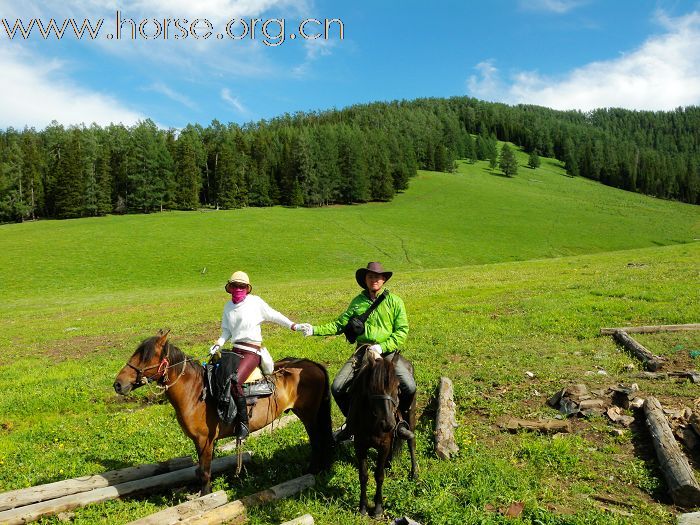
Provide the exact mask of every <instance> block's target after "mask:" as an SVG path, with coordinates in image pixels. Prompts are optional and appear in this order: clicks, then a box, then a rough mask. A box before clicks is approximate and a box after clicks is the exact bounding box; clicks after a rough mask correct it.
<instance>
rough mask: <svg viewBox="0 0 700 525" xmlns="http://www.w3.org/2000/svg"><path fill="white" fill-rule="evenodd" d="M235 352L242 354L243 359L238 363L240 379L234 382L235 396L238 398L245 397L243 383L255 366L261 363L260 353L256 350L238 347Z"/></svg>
mask: <svg viewBox="0 0 700 525" xmlns="http://www.w3.org/2000/svg"><path fill="white" fill-rule="evenodd" d="M235 353H236V354H237V355H238V356H240V358H241V361H240V362H239V363H238V373H237V376H238V381H236V382H235V383H233V384H232V387H231V388H232V389H233V396H234V397H237V398H242V397H243V383H245V380H246V379H248V376H250V374H251V373H252V372H253V370H255V367H256V366H258V365H259V364H260V355H258V354H257V353H256V352H249V351H247V350H239V349H236V350H235Z"/></svg>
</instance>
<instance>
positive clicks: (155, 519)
mask: <svg viewBox="0 0 700 525" xmlns="http://www.w3.org/2000/svg"><path fill="white" fill-rule="evenodd" d="M227 501H228V496H227V495H226V491H225V490H219V491H218V492H214V493H212V494H207V495H206V496H201V497H199V498H195V499H193V500H191V501H186V502H184V503H180V504H179V505H176V506H174V507H168V508H167V509H163V510H161V511H160V512H156V513H155V514H149V515H148V516H145V517H143V518H141V519H138V520H136V521H132V522H130V523H129V524H128V525H174V524H176V523H180V522H181V521H182V520H184V519H187V518H190V517H192V516H199V515H200V514H203V513H204V512H206V511H208V510H211V509H215V508H216V507H220V506H221V505H224V504H225V503H226V502H227Z"/></svg>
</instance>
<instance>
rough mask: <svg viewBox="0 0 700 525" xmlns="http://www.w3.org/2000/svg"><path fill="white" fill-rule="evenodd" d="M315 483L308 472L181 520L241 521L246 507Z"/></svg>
mask: <svg viewBox="0 0 700 525" xmlns="http://www.w3.org/2000/svg"><path fill="white" fill-rule="evenodd" d="M314 483H315V479H314V477H313V476H312V475H311V474H306V475H305V476H301V477H299V478H295V479H292V480H289V481H285V482H284V483H280V484H279V485H275V486H274V487H271V488H269V489H267V490H263V491H260V492H257V493H255V494H251V495H250V496H246V497H244V498H241V499H237V500H235V501H232V502H230V503H227V504H226V505H222V506H220V507H217V508H215V509H212V510H210V511H208V512H205V513H203V514H200V515H199V516H196V517H192V518H189V519H186V520H183V521H181V522H180V523H181V525H219V524H222V523H241V522H243V521H244V520H245V513H246V509H247V508H250V507H253V506H256V505H264V504H265V503H269V502H271V501H276V500H280V499H284V498H288V497H289V496H293V495H294V494H297V493H299V492H301V491H302V490H305V489H307V488H309V487H311V486H313V484H314Z"/></svg>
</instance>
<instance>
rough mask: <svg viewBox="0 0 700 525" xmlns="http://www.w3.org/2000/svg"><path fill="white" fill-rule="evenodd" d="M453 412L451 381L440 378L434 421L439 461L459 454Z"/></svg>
mask: <svg viewBox="0 0 700 525" xmlns="http://www.w3.org/2000/svg"><path fill="white" fill-rule="evenodd" d="M455 410H456V406H455V402H454V399H453V393H452V381H450V379H449V378H447V377H441V378H440V390H439V394H438V408H437V417H436V421H435V452H436V453H437V455H438V457H439V458H440V459H449V458H450V457H451V456H454V455H455V454H457V452H459V447H458V446H457V443H455V434H454V429H455V428H456V427H457V420H456V416H455Z"/></svg>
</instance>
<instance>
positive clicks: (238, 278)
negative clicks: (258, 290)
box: [224, 271, 253, 293]
mask: <svg viewBox="0 0 700 525" xmlns="http://www.w3.org/2000/svg"><path fill="white" fill-rule="evenodd" d="M231 284H245V285H247V286H248V293H250V292H252V291H253V287H252V286H251V284H250V279H249V278H248V274H247V273H245V272H241V271H238V272H233V275H231V278H230V279H229V280H228V282H227V283H226V286H224V290H226V291H227V292H228V293H231V290H229V285H231Z"/></svg>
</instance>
